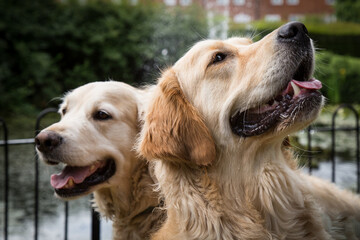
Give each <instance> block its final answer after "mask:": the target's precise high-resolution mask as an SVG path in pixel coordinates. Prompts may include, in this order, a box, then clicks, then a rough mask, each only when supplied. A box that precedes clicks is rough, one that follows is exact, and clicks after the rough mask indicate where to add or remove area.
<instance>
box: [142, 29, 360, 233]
mask: <svg viewBox="0 0 360 240" xmlns="http://www.w3.org/2000/svg"><path fill="white" fill-rule="evenodd" d="M313 69H314V49H313V46H312V42H311V40H310V38H309V37H308V35H307V30H306V28H305V26H304V25H303V24H301V23H289V24H287V25H284V26H283V27H281V28H279V29H277V30H275V31H274V32H272V33H271V34H269V35H268V36H266V37H265V38H263V39H262V40H261V41H259V42H256V43H252V42H251V41H250V40H249V39H243V38H231V39H228V40H225V41H216V40H206V41H203V42H200V43H198V44H196V45H195V46H194V47H193V48H192V49H190V50H189V51H188V52H187V53H186V54H185V55H184V56H183V57H182V58H181V59H180V60H179V61H178V62H176V63H175V65H174V66H173V67H171V68H170V69H168V70H167V71H165V72H164V73H163V74H162V77H161V78H160V80H159V82H158V84H157V87H156V89H155V93H154V95H153V98H152V99H151V102H150V104H149V107H148V109H147V111H146V117H145V124H144V127H143V130H142V132H141V136H140V139H139V143H138V150H139V152H140V153H141V154H142V156H144V157H145V158H147V159H151V160H152V161H153V163H154V164H155V175H156V177H157V180H158V182H159V183H158V184H159V189H160V191H161V193H162V194H163V195H164V197H165V204H166V209H167V214H168V218H167V220H166V222H165V224H164V225H163V226H162V228H161V229H160V230H159V231H158V232H157V233H156V234H154V235H153V239H166V240H169V239H346V236H351V237H355V236H353V231H352V230H349V229H350V228H351V227H352V226H349V224H348V223H349V220H350V219H352V218H357V219H358V220H359V219H360V218H359V216H360V214H359V213H360V200H359V198H358V197H356V196H354V195H351V194H350V193H346V194H342V192H341V191H340V190H338V189H336V188H335V187H333V186H332V185H330V184H328V183H324V182H323V181H320V182H317V179H315V180H313V179H312V178H311V177H307V176H304V175H303V174H302V173H301V171H300V170H298V169H297V167H295V166H294V162H293V160H292V156H291V154H290V153H288V151H287V150H284V146H283V144H282V143H283V140H284V138H285V137H286V136H287V135H288V134H290V133H292V132H294V131H297V130H299V129H302V128H304V127H305V126H307V125H308V124H309V123H311V122H312V121H313V120H314V119H315V118H316V117H317V115H318V113H319V111H320V109H321V107H322V105H323V97H322V96H321V94H320V93H319V92H318V90H319V89H320V88H321V83H320V82H319V81H318V80H315V79H313V78H312V77H311V76H312V73H313ZM323 183H324V184H323ZM318 190H321V191H318ZM334 196H337V197H336V198H335V199H334ZM338 204H341V207H338V208H334V206H336V205H338Z"/></svg>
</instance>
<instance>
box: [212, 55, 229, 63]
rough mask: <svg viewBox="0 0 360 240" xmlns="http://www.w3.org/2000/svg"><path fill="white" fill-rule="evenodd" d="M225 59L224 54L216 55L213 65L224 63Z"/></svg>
mask: <svg viewBox="0 0 360 240" xmlns="http://www.w3.org/2000/svg"><path fill="white" fill-rule="evenodd" d="M225 58H226V54H225V53H217V54H216V55H215V57H214V59H213V63H218V62H221V61H224V60H225Z"/></svg>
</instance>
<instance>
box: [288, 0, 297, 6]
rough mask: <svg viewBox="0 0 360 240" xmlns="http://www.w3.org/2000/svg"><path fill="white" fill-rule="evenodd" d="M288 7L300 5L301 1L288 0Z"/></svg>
mask: <svg viewBox="0 0 360 240" xmlns="http://www.w3.org/2000/svg"><path fill="white" fill-rule="evenodd" d="M286 2H287V4H288V5H299V0H287V1H286Z"/></svg>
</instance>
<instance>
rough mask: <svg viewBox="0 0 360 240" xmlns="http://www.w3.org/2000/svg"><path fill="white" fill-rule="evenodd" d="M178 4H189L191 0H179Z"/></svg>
mask: <svg viewBox="0 0 360 240" xmlns="http://www.w3.org/2000/svg"><path fill="white" fill-rule="evenodd" d="M180 4H181V5H182V6H189V5H190V4H191V0H180Z"/></svg>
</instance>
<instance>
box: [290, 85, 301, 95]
mask: <svg viewBox="0 0 360 240" xmlns="http://www.w3.org/2000/svg"><path fill="white" fill-rule="evenodd" d="M291 86H292V88H293V89H294V96H296V95H298V94H299V93H300V88H299V87H298V86H297V85H296V84H295V83H293V82H291Z"/></svg>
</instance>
